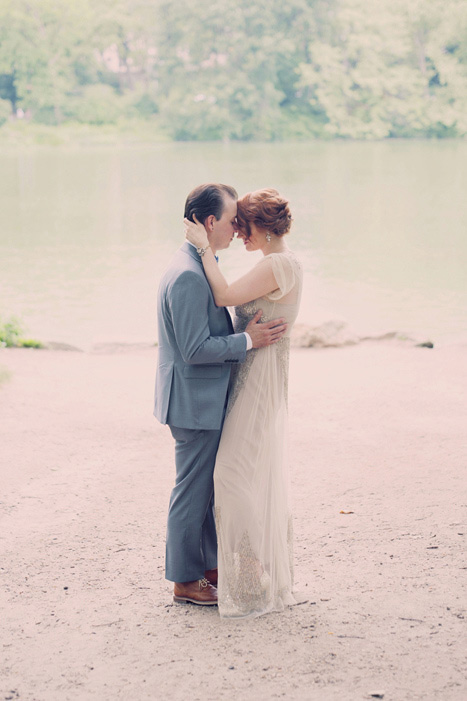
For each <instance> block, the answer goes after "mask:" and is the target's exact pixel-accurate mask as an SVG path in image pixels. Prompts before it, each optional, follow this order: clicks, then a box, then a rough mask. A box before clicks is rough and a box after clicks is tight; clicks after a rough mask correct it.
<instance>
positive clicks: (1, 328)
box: [0, 316, 44, 348]
mask: <svg viewBox="0 0 467 701" xmlns="http://www.w3.org/2000/svg"><path fill="white" fill-rule="evenodd" d="M23 333H24V330H23V327H22V325H21V323H20V321H19V320H18V319H17V318H16V317H14V316H11V317H10V318H9V319H8V320H7V321H2V320H1V319H0V347H3V348H5V347H6V348H43V347H44V345H43V344H42V343H41V342H40V341H36V340H34V339H25V338H22V334H23Z"/></svg>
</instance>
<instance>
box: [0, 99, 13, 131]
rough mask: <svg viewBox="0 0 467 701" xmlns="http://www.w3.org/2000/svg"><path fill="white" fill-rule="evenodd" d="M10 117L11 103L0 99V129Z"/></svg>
mask: <svg viewBox="0 0 467 701" xmlns="http://www.w3.org/2000/svg"><path fill="white" fill-rule="evenodd" d="M10 117H11V102H10V101H9V100H2V99H1V98H0V127H1V126H2V124H5V122H7V121H8V119H9V118H10Z"/></svg>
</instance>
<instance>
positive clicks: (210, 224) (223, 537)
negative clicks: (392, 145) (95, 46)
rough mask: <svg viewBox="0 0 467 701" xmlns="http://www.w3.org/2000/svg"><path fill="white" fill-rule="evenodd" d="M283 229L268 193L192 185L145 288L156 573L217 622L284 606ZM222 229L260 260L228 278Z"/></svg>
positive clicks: (286, 267) (284, 214)
mask: <svg viewBox="0 0 467 701" xmlns="http://www.w3.org/2000/svg"><path fill="white" fill-rule="evenodd" d="M291 223H292V217H291V214H290V210H289V206H288V202H287V200H285V199H284V198H282V197H281V196H280V195H279V193H278V192H277V191H276V190H272V189H265V190H257V191H255V192H251V193H249V194H247V195H245V196H244V197H242V198H241V199H240V200H238V201H237V193H236V191H235V190H234V189H233V188H232V187H229V186H227V185H220V184H207V185H201V186H199V187H197V188H195V190H193V191H192V192H191V193H190V194H189V195H188V198H187V200H186V204H185V232H186V237H187V241H186V242H185V243H184V244H183V245H182V247H181V248H180V249H179V250H178V252H177V253H176V254H175V257H174V258H173V260H172V262H171V263H170V265H169V267H168V269H167V270H166V272H165V274H164V276H163V278H162V280H161V283H160V288H159V295H158V327H159V358H158V368H157V376H156V393H155V410H154V414H155V416H156V418H157V419H158V420H159V421H160V422H161V423H163V424H168V425H169V428H170V431H171V433H172V435H173V437H174V439H175V464H176V479H175V487H174V489H173V491H172V494H171V498H170V505H169V515H168V523H167V542H166V578H167V579H168V580H170V581H172V582H174V601H177V602H180V603H187V602H190V603H194V604H200V605H216V604H218V606H219V613H220V615H221V616H222V617H248V616H259V615H261V614H264V613H267V612H269V611H280V610H283V609H284V607H285V606H287V605H290V604H293V603H294V598H293V595H292V586H293V571H292V522H291V514H290V509H289V503H288V474H287V473H288V467H287V445H286V430H287V386H288V367H289V335H290V331H291V327H292V325H293V322H294V320H295V318H296V316H297V312H298V307H299V303H300V295H301V288H302V270H301V266H300V263H299V262H298V260H297V258H296V257H295V255H294V254H293V253H292V251H291V250H290V249H289V248H288V247H287V245H286V242H285V238H284V237H285V234H287V233H288V232H289V230H290V227H291ZM235 233H237V236H238V238H240V239H242V240H243V243H244V245H245V248H246V250H247V251H257V250H261V252H262V253H263V258H262V260H261V261H260V262H259V263H257V265H255V266H254V267H253V269H252V270H251V271H250V272H248V273H247V274H246V275H244V276H243V277H241V278H240V279H238V280H236V281H235V282H233V283H231V284H228V283H227V281H226V280H225V278H224V276H223V275H222V273H221V271H220V268H219V266H218V263H217V258H216V252H217V251H220V250H221V249H224V248H227V247H228V246H229V245H230V243H231V241H232V239H233V238H234V235H235ZM227 307H235V320H234V325H233V324H232V320H231V317H230V314H229V312H228V310H227Z"/></svg>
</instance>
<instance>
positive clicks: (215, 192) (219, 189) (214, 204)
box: [185, 183, 238, 224]
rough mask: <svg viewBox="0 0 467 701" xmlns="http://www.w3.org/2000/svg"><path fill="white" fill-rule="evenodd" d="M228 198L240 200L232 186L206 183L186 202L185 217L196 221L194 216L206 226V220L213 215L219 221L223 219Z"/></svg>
mask: <svg viewBox="0 0 467 701" xmlns="http://www.w3.org/2000/svg"><path fill="white" fill-rule="evenodd" d="M226 197H230V198H232V199H233V200H237V199H238V194H237V192H236V190H235V189H234V188H233V187H230V185H222V184H221V183H206V184H205V185H198V187H195V189H194V190H192V191H191V192H190V194H189V195H188V197H187V198H186V202H185V217H186V219H189V220H190V221H194V219H193V215H196V218H197V220H198V221H199V222H201V223H202V224H204V222H205V221H206V219H207V218H208V217H210V216H211V214H213V215H214V216H215V217H216V219H217V220H219V219H220V218H221V217H222V213H223V211H224V203H225V199H226Z"/></svg>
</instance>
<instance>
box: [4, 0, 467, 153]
mask: <svg viewBox="0 0 467 701" xmlns="http://www.w3.org/2000/svg"><path fill="white" fill-rule="evenodd" d="M5 101H8V103H10V104H11V106H12V107H13V108H14V109H16V108H18V107H21V108H22V109H23V110H24V111H25V112H26V115H27V118H28V119H31V120H32V121H34V122H36V123H41V124H44V125H59V124H62V123H64V122H65V123H66V122H73V123H77V122H78V123H80V124H91V125H97V126H99V125H100V126H102V125H117V124H119V123H120V122H121V120H122V119H141V118H142V119H146V120H148V121H151V122H152V123H155V124H157V126H158V129H160V130H162V131H166V132H167V133H168V134H169V135H170V136H171V137H172V138H174V139H179V140H186V139H203V140H211V139H222V140H229V139H241V140H250V139H257V140H258V139H259V140H275V139H286V138H303V139H306V138H313V137H321V138H335V137H339V138H358V139H366V138H372V139H374V138H377V139H380V138H387V137H421V136H423V137H434V138H442V137H459V136H465V135H466V134H467V3H466V2H465V0H430V2H427V1H426V0H378V2H377V3H371V2H368V0H287V2H284V1H283V0H255V2H252V1H251V0H236V2H232V0H185V2H183V3H179V2H175V1H174V0H151V2H148V1H147V0H81V1H80V2H79V3H77V2H75V0H0V125H1V124H2V123H4V122H5V121H6V120H7V119H8V116H5V115H7V107H8V103H7V104H5ZM9 113H10V112H8V114H9ZM3 128H4V129H5V128H7V127H6V126H5V127H3Z"/></svg>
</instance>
